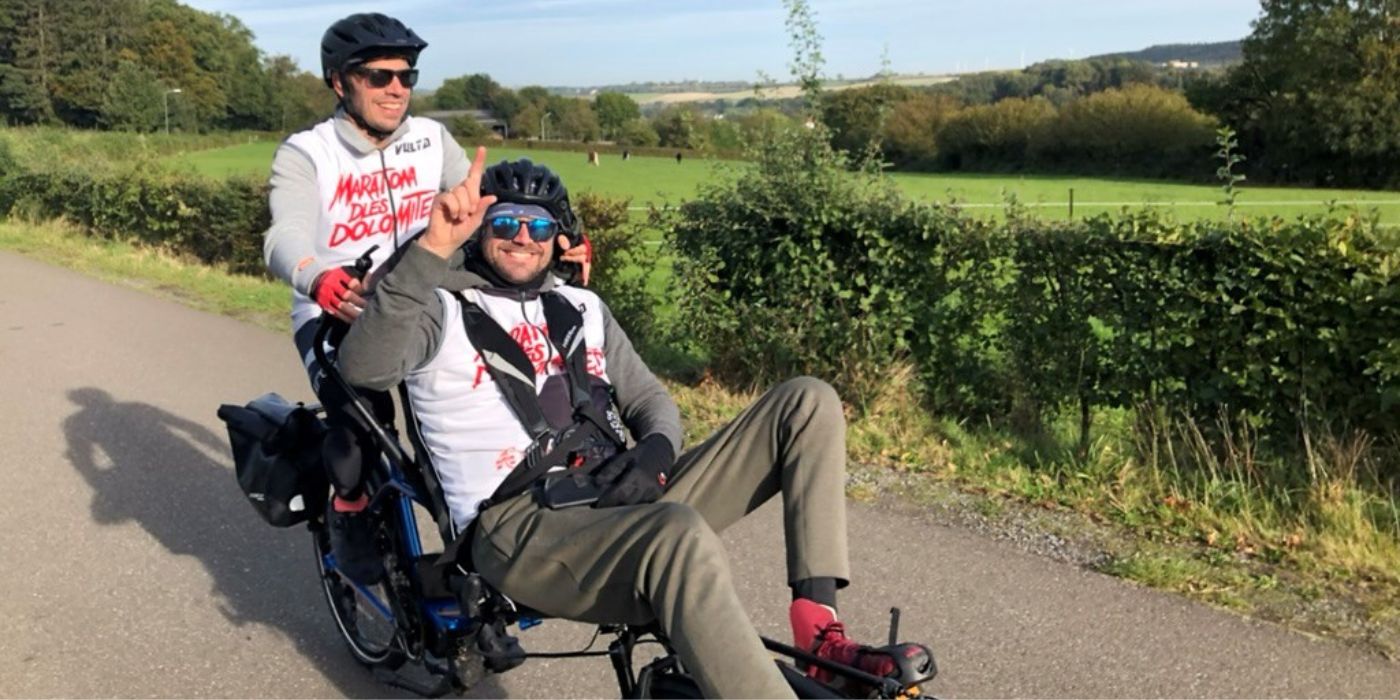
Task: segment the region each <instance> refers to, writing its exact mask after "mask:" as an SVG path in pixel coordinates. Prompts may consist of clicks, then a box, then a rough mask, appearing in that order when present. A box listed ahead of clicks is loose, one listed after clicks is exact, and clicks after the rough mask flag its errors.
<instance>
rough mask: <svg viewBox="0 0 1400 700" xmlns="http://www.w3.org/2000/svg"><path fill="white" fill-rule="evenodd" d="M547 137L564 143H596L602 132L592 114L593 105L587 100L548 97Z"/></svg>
mask: <svg viewBox="0 0 1400 700" xmlns="http://www.w3.org/2000/svg"><path fill="white" fill-rule="evenodd" d="M549 111H550V113H551V114H553V115H554V116H552V117H549V123H550V124H551V125H552V126H550V127H549V137H550V138H551V139H556V140H558V139H563V140H565V141H597V140H598V139H599V138H602V134H603V130H602V128H601V127H599V126H598V116H597V115H595V114H594V113H593V105H592V103H590V102H588V101H587V100H582V99H578V98H573V97H557V96H554V97H550V98H549Z"/></svg>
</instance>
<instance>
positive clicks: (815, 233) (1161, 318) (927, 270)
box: [666, 134, 1400, 440]
mask: <svg viewBox="0 0 1400 700" xmlns="http://www.w3.org/2000/svg"><path fill="white" fill-rule="evenodd" d="M785 138H787V139H788V140H787V141H785V142H779V143H775V144H770V145H769V146H768V147H766V150H760V151H758V152H756V153H755V154H754V163H755V167H754V168H753V169H750V170H745V171H737V172H735V173H734V174H733V175H731V176H729V177H727V178H724V177H722V178H720V179H719V180H718V181H716V182H715V183H713V184H711V185H709V186H707V187H705V188H702V190H701V192H700V195H699V196H698V197H697V199H696V200H695V201H692V202H688V203H686V204H684V205H683V206H681V207H680V208H679V210H678V211H676V212H675V213H674V214H673V217H672V219H671V220H670V221H668V222H666V228H667V229H668V232H669V235H670V239H671V240H672V242H673V243H674V245H675V246H676V248H677V251H678V253H679V256H678V260H677V264H676V271H677V275H678V278H679V282H680V284H681V285H682V287H683V288H684V289H685V290H686V297H685V298H684V299H683V300H682V308H681V311H682V320H681V323H682V327H683V328H685V330H686V331H687V333H689V334H691V335H692V336H693V337H694V338H695V339H696V340H697V341H698V342H700V343H701V344H702V345H703V346H704V348H705V350H706V351H707V352H708V353H709V355H710V357H711V358H712V360H713V363H714V369H715V371H716V372H717V373H718V374H719V376H721V377H727V378H729V379H730V380H732V381H736V382H738V383H741V384H757V385H764V384H769V383H772V382H775V381H778V380H781V379H783V378H785V377H787V376H790V375H792V374H796V373H811V374H816V375H818V376H822V377H824V378H829V379H831V380H832V381H833V383H834V384H836V385H837V386H838V388H839V389H840V390H841V391H842V394H843V396H845V397H847V398H848V399H849V400H851V401H853V402H854V403H855V404H857V405H858V406H860V405H864V404H865V403H866V402H867V401H868V400H870V399H873V398H875V397H876V396H878V395H879V392H880V391H881V390H882V388H884V387H883V385H884V384H885V383H887V382H888V377H889V376H891V375H890V370H892V369H893V368H895V367H897V366H899V365H900V364H905V363H912V364H913V365H914V366H915V367H916V368H917V369H918V370H919V372H920V374H921V376H922V378H923V383H924V386H925V388H926V391H925V392H924V393H925V395H926V397H927V399H928V401H929V402H930V405H931V406H932V407H933V408H934V409H935V410H936V411H937V412H939V413H940V414H942V415H948V416H952V417H956V418H963V419H969V420H978V421H981V420H985V419H987V418H991V419H993V420H1003V421H1004V420H1010V419H1029V421H1031V422H1032V423H1034V424H1042V423H1043V422H1044V421H1045V420H1046V419H1047V418H1048V417H1050V416H1053V415H1056V414H1058V413H1061V412H1064V411H1067V410H1068V411H1075V412H1077V413H1078V414H1079V415H1080V416H1081V420H1082V421H1083V423H1082V424H1083V425H1085V427H1087V421H1088V418H1089V416H1091V415H1092V414H1093V413H1094V412H1095V409H1097V408H1104V407H1125V408H1141V407H1144V406H1149V407H1153V408H1155V409H1158V410H1164V411H1168V412H1170V413H1171V414H1173V415H1181V414H1185V415H1189V416H1191V417H1193V418H1196V419H1198V420H1200V421H1201V423H1202V424H1204V425H1213V424H1215V423H1216V422H1217V420H1218V419H1219V418H1220V412H1221V411H1222V410H1224V411H1227V412H1229V413H1230V414H1231V416H1232V417H1234V416H1238V415H1239V414H1240V413H1244V414H1246V415H1247V416H1248V419H1249V420H1250V421H1251V422H1252V423H1253V424H1254V425H1255V427H1257V428H1259V429H1260V430H1261V432H1262V433H1264V434H1267V435H1269V436H1271V437H1275V438H1281V439H1284V440H1287V439H1289V437H1290V436H1294V435H1297V431H1298V429H1299V428H1300V426H1301V425H1302V423H1303V422H1305V421H1306V422H1308V423H1310V424H1311V425H1312V427H1315V426H1316V425H1317V424H1324V423H1325V424H1327V425H1329V426H1330V427H1333V428H1337V429H1345V428H1364V429H1367V430H1370V431H1372V432H1373V434H1377V435H1381V436H1390V435H1392V434H1395V433H1396V431H1397V430H1400V303H1397V300H1400V277H1398V275H1400V254H1397V248H1396V246H1395V245H1394V244H1393V243H1388V242H1386V241H1385V240H1383V239H1382V237H1381V236H1380V232H1379V230H1378V228H1377V227H1376V226H1375V224H1374V222H1372V221H1365V220H1357V219H1355V218H1349V217H1348V218H1342V217H1340V216H1337V217H1319V218H1303V219H1297V220H1292V221H1283V220H1277V219H1269V220H1257V221H1251V220H1245V221H1237V222H1234V223H1212V222H1200V223H1192V224H1181V223H1178V222H1175V221H1172V220H1170V219H1168V218H1164V217H1162V216H1159V215H1154V214H1151V213H1149V214H1122V215H1118V216H1109V215H1103V216H1099V217H1096V218H1093V219H1089V220H1086V221H1078V222H1071V223H1056V222H1045V221H1039V220H1035V219H1031V218H1026V217H1024V216H1022V215H1021V214H1020V213H1019V212H1016V211H1012V212H1010V213H1009V216H1008V220H1007V221H1006V222H1005V223H993V222H987V221H978V220H976V219H972V218H970V217H968V216H966V215H965V214H963V213H962V212H960V211H958V210H956V209H950V208H948V207H945V206H938V205H923V204H917V203H913V202H910V201H908V200H907V199H905V198H903V197H902V196H901V195H899V194H898V193H897V191H895V189H894V187H893V186H892V185H890V184H889V183H888V181H887V180H885V179H883V178H881V177H879V176H878V175H874V174H867V173H851V172H847V171H845V170H844V169H843V168H844V166H845V162H844V159H843V157H842V156H840V154H833V153H832V152H831V151H830V150H829V148H827V147H826V146H825V144H823V143H821V142H820V140H819V139H820V138H821V135H820V134H813V135H811V136H805V135H803V134H795V135H790V136H788V137H785Z"/></svg>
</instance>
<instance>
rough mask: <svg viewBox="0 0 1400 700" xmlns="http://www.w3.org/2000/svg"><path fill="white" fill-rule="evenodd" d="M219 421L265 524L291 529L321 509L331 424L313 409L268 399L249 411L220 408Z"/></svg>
mask: <svg viewBox="0 0 1400 700" xmlns="http://www.w3.org/2000/svg"><path fill="white" fill-rule="evenodd" d="M219 419H220V420H222V421H223V422H224V424H225V425H227V426H228V440H229V445H230V446H231V447H232V448H233V465H234V471H235V473H236V474H237V476H238V486H239V487H240V488H242V489H243V495H244V496H247V498H248V502H249V503H251V504H252V506H253V509H254V510H256V511H257V512H258V515H260V516H262V519H263V520H266V521H267V522H268V524H269V525H273V526H275V527H290V526H292V525H296V524H297V523H301V522H305V521H306V520H307V518H308V517H309V516H310V515H311V513H313V512H315V510H314V509H317V508H320V507H321V506H322V501H324V500H325V498H326V493H327V490H328V489H329V488H330V482H329V480H328V479H327V478H326V474H325V470H324V469H322V467H321V461H320V452H321V440H322V438H323V437H324V436H325V433H326V424H325V422H324V421H322V420H321V419H320V418H319V417H318V416H317V415H316V414H315V413H314V412H313V411H312V410H311V409H309V408H307V407H306V406H304V405H302V404H300V403H292V402H290V401H288V400H286V399H284V398H282V397H281V396H279V395H277V394H264V395H263V396H259V397H258V398H256V399H253V400H252V401H251V402H249V403H248V405H246V406H234V405H231V404H224V405H222V406H220V407H219Z"/></svg>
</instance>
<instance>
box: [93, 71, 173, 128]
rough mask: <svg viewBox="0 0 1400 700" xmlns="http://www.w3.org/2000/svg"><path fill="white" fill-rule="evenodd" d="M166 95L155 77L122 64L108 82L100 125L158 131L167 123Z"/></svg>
mask: <svg viewBox="0 0 1400 700" xmlns="http://www.w3.org/2000/svg"><path fill="white" fill-rule="evenodd" d="M164 92H165V88H164V87H163V86H161V84H160V81H159V79H158V78H157V77H156V74H155V73H153V72H151V71H150V70H149V69H147V68H146V67H145V66H142V65H140V64H138V63H136V62H134V61H122V62H121V63H119V64H117V70H116V71H115V72H114V73H113V74H112V79H111V80H109V81H108V82H107V95H106V98H105V99H104V100H103V103H102V115H101V118H100V123H101V124H102V125H103V126H105V127H107V128H109V129H118V130H121V131H157V130H159V129H160V128H161V127H162V126H163V125H164V123H165V110H164V108H163V106H164V105H163V102H162V99H163V98H164Z"/></svg>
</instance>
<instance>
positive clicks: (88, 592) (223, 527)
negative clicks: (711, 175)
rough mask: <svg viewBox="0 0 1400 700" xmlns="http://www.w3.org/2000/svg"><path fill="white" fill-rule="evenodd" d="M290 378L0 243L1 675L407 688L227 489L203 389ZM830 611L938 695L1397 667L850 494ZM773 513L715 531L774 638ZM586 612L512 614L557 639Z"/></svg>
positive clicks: (525, 682) (1272, 684) (1299, 688)
mask: <svg viewBox="0 0 1400 700" xmlns="http://www.w3.org/2000/svg"><path fill="white" fill-rule="evenodd" d="M268 390H277V391H279V392H281V393H283V394H284V395H286V396H289V397H297V398H307V394H308V393H309V390H308V389H307V387H306V384H305V378H304V376H303V375H302V373H301V371H300V369H299V367H298V365H297V361H296V358H295V354H294V352H293V351H292V349H291V343H290V340H289V338H288V337H286V336H284V335H282V334H277V333H272V332H268V331H266V330H263V329H260V328H256V327H253V326H250V325H246V324H243V323H239V322H236V321H233V320H230V319H226V318H222V317H218V316H213V315H209V314H205V313H201V312H197V311H192V310H190V309H188V308H185V307H182V306H180V305H177V304H174V303H171V302H168V301H162V300H159V299H157V298H155V297H153V296H150V295H147V294H145V293H143V292H140V291H136V290H132V289H127V288H123V287H118V286H112V285H108V284H103V283H100V282H96V281H93V280H91V279H88V278H85V277H82V276H79V275H77V274H74V273H71V272H68V271H65V270H61V269H57V268H53V267H49V266H46V265H43V264H40V263H36V262H33V261H30V260H27V259H23V258H20V257H17V256H14V255H12V254H9V253H0V397H3V400H0V447H3V457H0V483H3V484H4V487H3V491H2V493H3V506H0V630H3V631H2V632H0V695H3V696H6V697H51V696H66V697H73V696H82V697H150V696H162V697H169V696H176V697H323V696H355V697H369V696H402V695H403V693H402V692H400V691H397V690H394V689H391V688H387V687H385V686H382V685H380V684H378V683H376V682H375V681H374V680H373V678H372V677H371V675H370V674H369V673H368V672H367V671H365V670H364V669H363V668H361V667H359V666H358V665H356V664H355V663H354V662H353V661H352V660H351V658H350V656H349V654H348V653H347V652H346V651H345V650H344V648H343V647H342V646H341V642H340V640H339V638H338V637H337V635H336V633H335V631H334V629H333V625H332V623H331V620H330V617H329V615H328V613H327V612H326V610H325V609H324V603H323V601H322V599H321V597H320V593H319V589H318V587H317V583H316V580H315V576H314V564H313V561H312V558H311V553H310V546H309V539H308V536H307V534H306V533H305V531H304V530H301V529H293V530H275V529H272V528H269V527H267V526H265V525H263V524H262V523H261V521H259V520H258V519H257V517H256V516H255V515H254V513H253V512H252V510H251V509H250V508H249V507H248V506H247V505H245V504H244V503H243V502H242V496H241V494H240V493H239V491H238V487H237V485H236V484H235V483H234V480H233V472H232V467H231V464H230V461H229V458H228V456H227V454H226V450H227V444H226V438H225V436H224V434H223V430H222V425H221V424H220V423H219V422H218V420H217V419H216V418H215V416H214V411H215V409H216V407H217V406H218V405H219V404H220V403H224V402H242V401H244V400H246V399H249V398H252V397H253V396H255V395H257V394H260V393H263V392H265V391H268ZM851 507H852V517H851V522H850V533H849V534H850V537H851V540H852V542H853V543H854V546H853V547H852V549H853V557H854V562H853V564H854V570H855V571H856V572H857V579H856V580H855V581H854V583H853V585H852V587H851V588H850V589H848V592H846V593H845V594H844V595H843V598H842V608H843V617H844V618H845V619H846V621H847V623H848V629H850V630H852V631H853V633H854V634H856V635H858V636H862V637H865V638H867V639H870V640H877V639H882V638H883V637H884V634H885V633H884V626H885V623H886V614H887V611H888V608H889V606H891V605H900V606H901V607H902V608H903V610H904V617H903V619H904V624H903V629H904V634H903V635H902V636H904V637H906V638H910V639H919V640H925V641H927V642H928V643H929V644H930V645H932V646H933V647H934V651H935V653H936V654H937V656H938V660H939V665H940V667H941V669H942V674H941V675H940V676H939V678H938V680H937V681H935V682H934V683H933V684H932V687H931V688H929V690H931V691H932V692H934V693H936V694H938V695H940V696H943V697H1168V696H1169V697H1183V696H1186V697H1303V696H1309V697H1382V696H1400V665H1398V664H1395V663H1392V662H1389V661H1386V660H1384V659H1382V658H1380V657H1377V656H1374V655H1372V654H1369V653H1366V652H1362V651H1358V650H1355V649H1351V648H1348V647H1345V646H1342V645H1340V644H1337V643H1334V642H1330V641H1326V640H1314V639H1309V638H1306V637H1304V636H1302V635H1299V634H1295V633H1292V632H1289V631H1286V630H1284V629H1281V628H1278V627H1276V626H1273V625H1270V624H1265V623H1259V622H1254V621H1251V620H1247V619H1243V618H1240V617H1237V616H1234V615H1232V614H1229V613H1224V612H1220V611H1216V610H1212V609H1209V608H1206V607H1203V606H1200V605H1197V604H1194V603H1191V602H1188V601H1186V600H1183V599H1181V598H1178V597H1176V596H1172V595H1167V594H1162V593H1158V592H1154V591H1150V590H1145V589H1142V588H1138V587H1136V586H1133V585H1130V584H1127V583H1124V582H1122V581H1118V580H1115V579H1112V578H1108V577H1105V576H1101V575H1098V574H1094V573H1089V572H1085V571H1082V570H1079V569H1076V568H1074V567H1072V566H1069V565H1066V564H1062V563H1058V562H1054V561H1049V560H1045V559H1041V558H1038V557H1035V556H1032V555H1028V554H1025V553H1023V552H1021V551H1019V550H1016V549H1014V548H1013V547H1011V546H1010V545H1005V544H1002V543H998V542H995V541H991V540H988V539H986V538H985V537H982V536H979V535H977V534H974V533H971V532H966V531H962V530H958V529H952V528H949V527H944V526H941V525H937V524H934V523H932V522H931V521H929V520H927V519H926V518H923V517H922V516H921V515H920V514H919V513H917V512H912V511H909V510H908V509H901V508H888V507H886V508H872V507H866V506H861V505H858V504H852V506H851ZM780 527H781V525H780V521H779V519H778V513H777V511H776V510H775V509H773V508H771V507H769V508H765V509H764V510H761V511H759V512H758V513H756V514H755V515H754V516H753V517H751V518H749V520H748V521H746V522H743V523H740V524H739V525H738V526H736V527H734V528H733V529H732V530H731V531H729V532H727V533H725V540H726V542H727V543H728V545H729V549H730V552H731V561H732V564H733V567H734V569H735V572H736V575H737V577H738V583H739V585H740V587H741V590H742V593H743V595H744V598H745V600H746V601H747V602H748V604H749V606H750V611H751V613H752V616H753V618H754V620H755V621H756V623H757V624H758V625H759V627H760V629H761V631H763V632H765V633H768V634H770V635H771V636H774V637H776V638H779V639H784V638H786V637H787V634H788V632H787V630H786V609H787V592H786V590H785V588H784V587H783V586H782V584H781V582H782V581H783V574H782V553H781V547H782V541H781V536H780V531H779V530H780ZM589 632H590V630H589V629H588V628H585V627H583V626H581V625H574V624H571V623H565V622H561V621H548V622H546V623H545V624H544V625H542V626H541V627H537V628H534V629H532V630H529V631H527V632H525V633H524V634H523V640H524V642H525V644H526V646H527V647H528V648H529V649H531V650H536V651H545V650H562V649H568V648H572V647H575V646H577V645H580V644H582V643H583V642H585V641H586V640H587V638H588V636H589ZM474 694H475V695H481V696H500V695H510V696H519V697H595V696H608V695H610V694H612V695H613V696H614V697H615V695H616V688H615V686H613V685H612V683H611V671H610V669H609V667H608V665H607V663H606V661H604V660H599V659H592V660H551V661H531V662H530V663H528V664H526V665H525V666H524V667H522V668H521V669H518V670H516V671H514V672H512V673H510V674H508V675H506V676H504V677H500V678H497V679H493V681H492V682H490V683H487V684H484V685H483V686H480V687H479V688H478V689H477V692H475V693H474Z"/></svg>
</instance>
